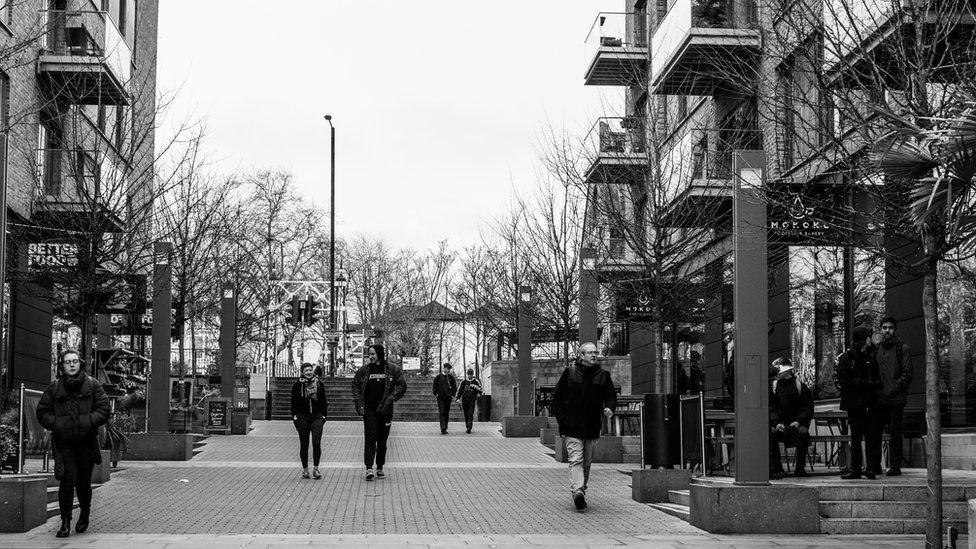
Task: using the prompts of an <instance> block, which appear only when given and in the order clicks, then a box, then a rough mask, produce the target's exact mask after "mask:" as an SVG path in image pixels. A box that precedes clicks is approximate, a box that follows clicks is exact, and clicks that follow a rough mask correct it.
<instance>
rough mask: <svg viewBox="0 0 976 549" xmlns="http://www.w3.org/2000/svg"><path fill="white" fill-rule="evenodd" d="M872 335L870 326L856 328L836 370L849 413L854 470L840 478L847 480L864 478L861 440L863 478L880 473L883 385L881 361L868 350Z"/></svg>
mask: <svg viewBox="0 0 976 549" xmlns="http://www.w3.org/2000/svg"><path fill="white" fill-rule="evenodd" d="M871 332H872V330H871V328H870V327H868V326H858V327H856V328H854V330H853V333H852V335H851V339H852V346H851V348H850V349H848V350H846V351H844V352H843V353H842V354H841V355H840V356H839V357H837V369H836V370H835V371H834V382H835V384H836V385H837V388H838V389H840V409H841V410H846V411H847V418H848V423H849V424H850V431H851V470H850V472H848V473H846V474H844V475H841V477H840V478H842V479H844V480H850V479H858V478H861V474H862V465H864V456H863V455H862V453H861V441H862V440H863V441H864V446H865V449H866V453H867V466H866V467H864V469H863V474H864V476H865V477H867V478H869V479H873V478H875V476H876V475H877V474H878V473H880V472H881V428H880V427H879V426H878V421H877V416H878V410H877V408H878V391H879V390H880V389H881V387H882V382H881V379H880V376H879V374H878V362H877V361H876V360H875V358H874V355H873V354H872V353H871V352H870V351H869V347H870V345H871Z"/></svg>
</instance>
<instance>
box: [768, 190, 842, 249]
mask: <svg viewBox="0 0 976 549" xmlns="http://www.w3.org/2000/svg"><path fill="white" fill-rule="evenodd" d="M846 211H847V209H846V208H845V207H844V200H843V193H839V192H837V191H835V190H834V189H818V190H809V189H808V190H806V191H805V192H804V191H801V192H791V191H785V192H777V193H773V194H772V195H771V196H770V201H769V208H768V213H767V218H766V219H767V222H766V225H767V229H768V239H769V241H770V242H778V243H781V244H795V245H810V244H828V245H829V244H833V243H838V242H839V241H841V240H842V238H843V232H844V229H845V228H846V227H847V221H846V218H847V216H846V215H845V213H846Z"/></svg>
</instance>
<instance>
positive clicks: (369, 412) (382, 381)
mask: <svg viewBox="0 0 976 549" xmlns="http://www.w3.org/2000/svg"><path fill="white" fill-rule="evenodd" d="M367 354H368V356H369V363H368V364H366V365H364V366H363V367H362V368H360V369H359V370H358V371H356V375H355V376H353V378H352V399H353V401H354V402H355V403H356V413H357V414H359V415H361V416H363V438H364V439H365V440H364V444H363V462H364V463H365V464H366V473H365V474H363V478H364V479H366V480H373V478H381V479H382V478H386V473H384V472H383V465H384V464H385V463H386V440H387V439H388V438H390V427H391V426H392V425H393V403H395V402H396V401H398V400H400V397H402V396H403V394H404V393H406V392H407V382H406V380H404V379H403V370H402V369H400V368H398V367H397V366H394V365H392V364H388V363H387V362H386V351H385V350H384V348H383V346H382V345H370V346H369V350H368V351H367ZM373 458H375V459H376V473H375V474H374V473H373Z"/></svg>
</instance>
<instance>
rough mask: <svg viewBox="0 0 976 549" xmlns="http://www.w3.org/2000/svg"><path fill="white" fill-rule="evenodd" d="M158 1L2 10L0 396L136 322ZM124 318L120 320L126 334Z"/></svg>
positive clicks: (76, 0) (81, 1) (141, 296)
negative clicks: (64, 355)
mask: <svg viewBox="0 0 976 549" xmlns="http://www.w3.org/2000/svg"><path fill="white" fill-rule="evenodd" d="M157 11H158V3H157V2H156V1H155V0H17V1H14V2H7V3H5V7H4V8H3V10H2V11H0V83H2V93H3V97H2V102H0V104H2V105H3V110H2V120H0V126H2V130H3V131H2V139H3V149H2V154H3V158H2V162H0V166H2V167H3V173H2V181H3V188H4V202H5V208H4V213H5V215H6V219H5V227H6V238H5V239H4V244H5V250H4V260H5V267H6V268H5V272H4V277H3V278H4V307H3V318H4V328H5V330H4V353H3V376H2V381H3V389H4V392H7V391H8V390H10V389H11V388H14V387H18V386H19V385H20V383H25V384H27V385H28V386H30V387H35V388H36V387H38V386H43V385H46V384H47V383H48V382H49V381H50V379H51V376H52V366H51V364H52V357H53V356H54V355H55V354H56V352H57V348H58V347H63V346H66V345H71V346H78V347H80V348H82V349H83V350H84V352H85V353H86V354H87V355H89V356H92V357H94V356H95V353H94V351H95V349H96V348H104V347H109V346H110V345H111V344H112V342H111V334H112V314H113V313H114V314H115V316H116V317H117V318H118V317H120V316H133V317H135V316H137V315H139V316H141V314H142V313H143V312H144V310H140V311H138V313H137V311H136V309H137V308H138V307H139V306H140V304H141V306H142V307H144V305H145V301H146V299H147V298H146V284H145V276H144V273H145V272H147V271H146V268H147V266H148V265H150V264H151V256H149V257H150V259H149V260H148V261H147V260H146V257H147V253H146V251H147V249H149V248H148V247H147V246H148V245H151V244H149V227H150V226H151V211H152V197H153V192H154V191H153V189H154V187H153V179H154V175H155V174H154V168H155V162H154V158H155V123H156V120H155V117H156V109H157V107H156V96H155V94H156V44H157ZM137 324H139V322H138V321H137V320H135V319H132V320H131V323H127V325H130V326H132V332H135V331H136V330H135V326H136V325H137Z"/></svg>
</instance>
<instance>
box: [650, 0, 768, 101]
mask: <svg viewBox="0 0 976 549" xmlns="http://www.w3.org/2000/svg"><path fill="white" fill-rule="evenodd" d="M755 21H756V8H755V4H754V3H753V0H675V1H674V3H673V4H672V5H671V7H670V9H669V11H668V13H667V15H665V17H664V19H663V20H662V21H661V23H660V24H659V25H658V27H657V29H655V31H654V34H653V35H652V36H651V51H652V52H653V55H652V57H651V93H655V94H663V95H712V93H713V92H714V90H715V88H716V87H718V86H720V85H731V86H732V87H744V86H743V84H745V83H747V82H748V81H751V80H752V78H753V77H752V74H753V72H754V68H755V66H756V62H757V56H758V53H759V48H760V40H759V31H757V30H756V29H755Z"/></svg>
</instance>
